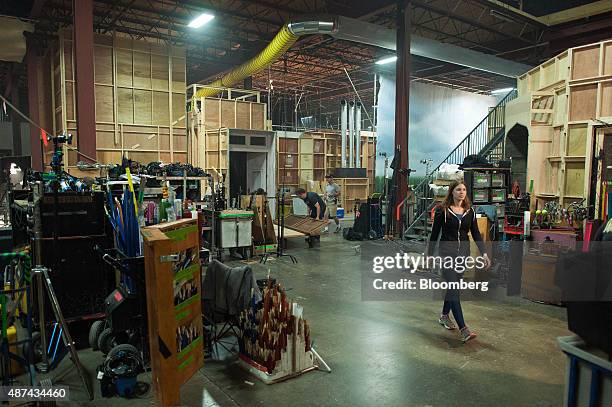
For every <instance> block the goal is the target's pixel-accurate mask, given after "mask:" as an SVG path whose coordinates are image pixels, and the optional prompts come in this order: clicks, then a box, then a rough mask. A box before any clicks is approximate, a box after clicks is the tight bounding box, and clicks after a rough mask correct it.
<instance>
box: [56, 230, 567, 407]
mask: <svg viewBox="0 0 612 407" xmlns="http://www.w3.org/2000/svg"><path fill="white" fill-rule="evenodd" d="M356 245H359V246H361V253H360V254H359V253H357V252H356V250H355V249H354V247H353V246H356ZM396 250H397V249H396V247H395V246H393V245H392V244H391V243H388V242H384V241H374V242H358V243H356V242H348V241H345V240H343V239H342V237H341V236H340V235H330V236H324V237H323V238H322V242H321V246H320V247H315V248H313V249H307V248H306V245H305V243H304V241H303V240H295V241H294V242H292V244H291V245H290V247H289V253H292V254H294V255H295V256H296V257H297V259H298V261H299V263H298V264H296V265H294V264H291V262H289V261H288V260H280V261H279V260H270V261H269V262H268V263H267V264H266V265H265V266H264V265H260V264H259V263H254V264H252V267H253V268H254V269H255V271H256V273H257V277H258V278H263V277H265V275H266V274H267V272H268V270H269V271H270V272H271V275H272V276H273V277H275V278H277V279H278V280H279V281H280V282H281V283H283V285H284V286H285V287H287V288H288V289H289V291H288V295H289V296H290V297H292V298H294V299H295V300H297V301H298V302H300V303H301V304H302V305H303V306H304V309H305V314H306V317H307V319H308V320H309V322H310V325H311V330H312V336H313V339H314V346H315V347H316V349H317V350H318V352H319V353H320V354H321V356H322V357H323V358H324V359H325V361H326V362H327V363H328V364H329V366H330V367H331V368H332V373H324V372H321V371H314V372H309V373H307V374H304V375H303V376H301V377H298V378H295V379H292V380H288V381H286V382H282V383H278V384H274V385H265V384H263V383H261V382H259V381H257V379H255V378H253V377H251V376H249V375H248V374H247V373H245V372H244V371H242V370H241V369H240V368H239V367H238V366H236V365H235V364H234V363H232V361H225V362H206V363H205V366H204V368H203V369H201V370H200V372H199V373H198V374H197V375H196V376H194V377H193V378H192V379H191V380H190V381H189V382H188V383H186V384H185V385H184V386H183V388H182V403H183V404H184V405H187V406H206V407H210V406H216V405H219V406H236V405H241V406H255V405H262V406H286V405H291V406H292V407H295V406H370V405H381V406H468V405H473V406H538V407H544V406H560V405H561V404H562V402H563V387H564V386H563V382H564V374H565V373H564V372H565V358H564V356H563V354H562V352H561V351H560V350H559V348H558V346H557V344H556V337H558V336H564V335H569V334H570V333H569V332H568V331H567V324H566V320H565V309H564V308H559V307H555V306H548V305H541V304H536V303H533V302H530V301H527V300H524V299H521V298H509V299H508V298H506V299H503V300H495V301H494V300H481V301H469V302H464V304H463V308H464V314H465V319H466V322H467V323H468V325H469V326H470V327H471V328H472V329H473V330H475V331H476V332H477V333H478V335H479V336H478V338H476V339H475V340H473V341H472V342H470V343H468V344H463V343H462V342H461V341H460V340H459V336H458V334H457V332H456V331H454V332H453V331H446V330H445V329H443V328H442V327H440V326H439V325H438V323H437V317H438V314H439V312H440V307H441V303H440V301H438V300H433V299H430V298H425V299H409V300H406V301H395V302H390V301H362V300H361V274H360V273H361V270H362V269H363V268H365V267H369V268H371V258H372V256H375V255H380V254H381V253H384V252H389V253H391V252H395V251H396ZM368 258H369V259H370V260H368ZM80 356H81V358H82V360H83V363H84V365H85V366H86V368H87V369H88V370H89V371H92V372H93V371H94V369H95V366H96V365H97V364H99V363H100V362H101V354H100V353H99V352H96V353H94V352H92V351H91V350H84V351H81V352H80ZM63 363H69V362H67V361H64V362H63ZM60 369H61V367H60ZM140 379H141V380H144V381H150V376H149V375H142V376H141V377H140ZM247 382H251V383H253V384H249V383H247ZM64 383H67V384H69V385H70V388H71V394H72V396H71V398H72V399H73V400H86V396H85V393H84V391H83V387H82V385H81V384H80V382H79V379H78V376H76V375H75V374H74V373H70V375H69V376H67V377H66V378H65V379H64ZM97 384H98V383H97V382H94V385H95V387H96V393H97V396H96V400H95V401H94V402H91V403H90V402H84V401H83V402H77V401H75V402H72V403H71V405H94V406H111V405H112V406H122V405H128V403H129V405H132V406H133V405H138V404H141V405H152V402H153V398H152V395H151V394H149V395H148V396H147V398H145V399H144V400H139V401H136V400H123V399H119V398H113V399H101V398H100V396H99V389H98V388H97V387H98V386H97Z"/></svg>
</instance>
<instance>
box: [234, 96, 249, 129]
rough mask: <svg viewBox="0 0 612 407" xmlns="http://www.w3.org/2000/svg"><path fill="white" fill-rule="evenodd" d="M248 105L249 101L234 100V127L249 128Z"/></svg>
mask: <svg viewBox="0 0 612 407" xmlns="http://www.w3.org/2000/svg"><path fill="white" fill-rule="evenodd" d="M250 106H251V103H249V102H236V128H238V129H250V128H251V124H250V116H251V112H250Z"/></svg>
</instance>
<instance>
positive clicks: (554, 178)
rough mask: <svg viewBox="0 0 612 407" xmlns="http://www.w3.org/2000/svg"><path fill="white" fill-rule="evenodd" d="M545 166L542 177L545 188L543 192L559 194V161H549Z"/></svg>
mask: <svg viewBox="0 0 612 407" xmlns="http://www.w3.org/2000/svg"><path fill="white" fill-rule="evenodd" d="M545 168H546V172H545V173H544V174H543V175H544V178H543V179H540V181H541V182H542V183H543V184H544V185H545V188H544V189H543V190H542V191H541V192H543V193H547V194H553V195H557V194H558V193H559V163H558V162H549V163H547V165H546V166H545Z"/></svg>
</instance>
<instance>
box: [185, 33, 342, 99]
mask: <svg viewBox="0 0 612 407" xmlns="http://www.w3.org/2000/svg"><path fill="white" fill-rule="evenodd" d="M333 30H334V23H333V22H329V21H306V22H300V23H290V24H286V25H284V26H283V28H281V29H280V31H279V32H278V34H276V36H275V37H274V38H273V39H272V41H271V42H270V43H269V44H268V45H267V46H266V48H264V49H263V51H261V52H260V53H259V54H258V55H257V56H255V57H253V58H251V59H250V60H248V61H247V62H245V63H244V64H242V65H240V66H238V67H236V68H234V69H232V70H231V71H230V72H228V73H227V74H225V75H224V76H223V77H222V78H221V79H217V80H216V81H214V82H212V83H210V84H209V85H208V86H210V87H209V88H208V87H207V88H203V89H200V90H198V91H197V92H196V94H195V97H196V98H202V97H208V96H215V95H216V94H218V93H219V92H221V89H220V88H227V87H230V86H232V85H234V84H235V83H238V82H240V81H241V80H243V79H245V78H248V77H249V76H251V75H253V74H254V73H257V72H259V71H261V70H262V69H265V68H266V67H267V66H268V65H270V64H271V63H273V62H274V61H276V60H277V59H278V58H280V57H281V55H283V54H284V53H285V52H286V51H287V50H288V49H289V48H291V46H292V45H293V44H295V42H296V41H297V40H298V38H299V37H300V36H302V35H306V34H329V33H332V32H333Z"/></svg>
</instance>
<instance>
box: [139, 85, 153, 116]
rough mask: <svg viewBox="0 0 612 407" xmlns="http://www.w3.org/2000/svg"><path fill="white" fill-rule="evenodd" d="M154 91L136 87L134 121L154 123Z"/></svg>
mask: <svg viewBox="0 0 612 407" xmlns="http://www.w3.org/2000/svg"><path fill="white" fill-rule="evenodd" d="M151 93H152V92H151V91H149V90H138V89H134V123H136V124H152V119H151V108H152V103H153V101H152V94H151Z"/></svg>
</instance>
